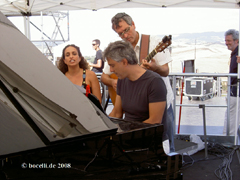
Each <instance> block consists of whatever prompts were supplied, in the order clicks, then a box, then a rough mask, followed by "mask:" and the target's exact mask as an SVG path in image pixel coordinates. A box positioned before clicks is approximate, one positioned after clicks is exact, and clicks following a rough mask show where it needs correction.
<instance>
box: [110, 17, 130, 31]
mask: <svg viewBox="0 0 240 180" xmlns="http://www.w3.org/2000/svg"><path fill="white" fill-rule="evenodd" d="M122 20H123V21H125V22H126V23H127V24H128V25H130V26H131V25H132V21H133V20H132V18H131V16H129V15H128V14H126V13H117V14H116V15H115V16H114V17H113V18H112V29H113V30H114V31H115V29H114V27H116V28H118V27H119V22H121V21H122Z"/></svg>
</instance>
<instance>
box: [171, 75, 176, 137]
mask: <svg viewBox="0 0 240 180" xmlns="http://www.w3.org/2000/svg"><path fill="white" fill-rule="evenodd" d="M172 78H173V81H172V89H173V97H174V101H173V114H174V124H173V127H174V128H173V133H174V134H176V101H175V99H176V76H173V77H172Z"/></svg>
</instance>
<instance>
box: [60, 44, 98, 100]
mask: <svg viewBox="0 0 240 180" xmlns="http://www.w3.org/2000/svg"><path fill="white" fill-rule="evenodd" d="M58 69H59V70H60V71H61V72H62V73H63V74H65V76H66V77H67V78H68V79H69V80H70V81H71V82H72V83H73V84H75V85H77V86H78V87H79V86H80V87H84V88H85V89H86V90H87V91H88V90H89V87H90V91H91V93H92V94H93V95H95V96H96V97H97V98H98V100H99V101H100V103H101V91H100V85H99V81H98V78H97V76H96V74H95V73H94V72H93V71H90V70H89V66H88V63H87V61H86V60H85V59H84V57H83V56H82V54H81V52H80V49H79V47H78V46H76V45H74V44H70V45H67V46H66V47H65V48H64V49H63V51H62V57H61V59H60V60H59V64H58Z"/></svg>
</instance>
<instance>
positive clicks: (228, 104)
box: [226, 76, 231, 136]
mask: <svg viewBox="0 0 240 180" xmlns="http://www.w3.org/2000/svg"><path fill="white" fill-rule="evenodd" d="M230 86H231V77H230V76H228V83H227V127H226V128H227V129H226V135H227V136H229V127H230V108H229V107H230V91H231V90H230Z"/></svg>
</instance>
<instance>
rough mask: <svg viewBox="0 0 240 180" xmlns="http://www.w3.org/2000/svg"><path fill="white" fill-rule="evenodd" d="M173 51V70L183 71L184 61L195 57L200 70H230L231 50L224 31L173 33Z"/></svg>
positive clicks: (197, 67)
mask: <svg viewBox="0 0 240 180" xmlns="http://www.w3.org/2000/svg"><path fill="white" fill-rule="evenodd" d="M161 37H163V36H161ZM171 52H172V54H171V55H172V60H173V61H172V63H171V64H170V71H171V72H181V71H182V62H183V61H184V60H188V59H195V68H196V69H198V72H210V73H213V72H221V73H227V72H228V66H229V65H228V61H229V56H230V53H231V52H230V51H229V50H228V49H227V47H226V45H225V37H224V32H203V33H184V34H179V35H173V37H172V45H171Z"/></svg>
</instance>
